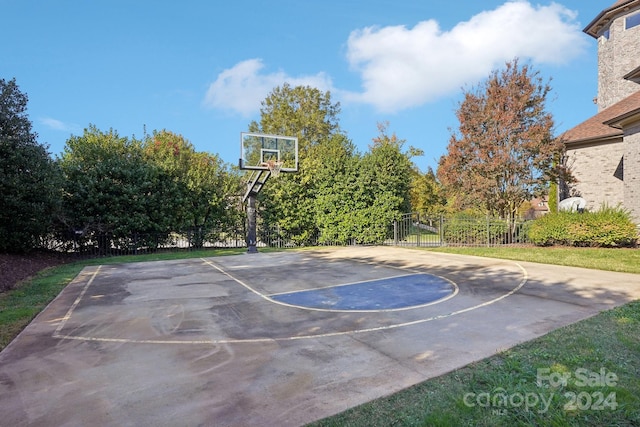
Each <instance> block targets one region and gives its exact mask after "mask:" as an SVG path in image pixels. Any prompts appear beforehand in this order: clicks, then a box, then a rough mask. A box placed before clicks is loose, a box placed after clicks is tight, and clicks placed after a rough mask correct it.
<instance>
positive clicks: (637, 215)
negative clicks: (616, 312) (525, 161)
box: [562, 0, 640, 224]
mask: <svg viewBox="0 0 640 427" xmlns="http://www.w3.org/2000/svg"><path fill="white" fill-rule="evenodd" d="M584 32H585V33H586V34H588V35H590V36H591V37H593V38H594V39H595V40H597V43H598V97H597V98H596V99H594V102H595V103H596V104H597V106H598V113H597V114H596V115H595V116H593V117H591V118H589V119H587V120H585V121H584V122H582V123H580V124H579V125H577V126H576V127H574V128H572V129H570V130H568V131H567V132H565V133H564V134H563V135H562V137H563V139H564V142H565V147H566V151H567V162H568V165H569V167H570V168H571V171H572V172H573V174H574V176H575V178H576V179H577V182H576V184H575V185H574V189H573V191H574V193H575V194H573V195H579V196H580V197H582V198H584V199H585V200H586V201H587V209H590V210H597V209H598V208H599V207H600V206H601V205H603V204H607V205H609V206H617V205H621V206H623V207H624V208H626V209H627V210H629V211H630V212H631V214H632V217H633V219H634V221H635V222H636V223H638V224H640V0H618V1H616V2H615V3H614V4H613V5H612V6H610V7H609V8H607V9H605V10H603V11H602V12H601V13H600V14H599V15H598V16H597V17H596V18H595V19H594V20H593V21H591V23H589V25H587V27H586V28H585V29H584Z"/></svg>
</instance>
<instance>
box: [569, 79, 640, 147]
mask: <svg viewBox="0 0 640 427" xmlns="http://www.w3.org/2000/svg"><path fill="white" fill-rule="evenodd" d="M637 109H640V91H638V92H636V93H634V94H633V95H631V96H628V97H627V98H625V99H623V100H622V101H620V102H618V103H616V104H613V105H612V106H610V107H609V108H607V109H605V110H602V111H601V112H599V113H598V114H596V115H595V116H593V117H591V118H589V119H587V120H585V121H584V122H582V123H580V124H579V125H577V126H575V127H574V128H572V129H569V130H568V131H566V132H565V133H563V134H562V135H561V138H562V139H564V141H565V143H575V142H584V141H590V140H598V139H605V138H611V137H615V136H618V135H620V136H622V131H621V130H620V129H615V128H612V127H611V126H607V125H605V124H604V123H605V122H609V121H612V120H613V119H615V118H616V117H619V116H622V115H624V114H627V113H630V112H632V111H634V110H637Z"/></svg>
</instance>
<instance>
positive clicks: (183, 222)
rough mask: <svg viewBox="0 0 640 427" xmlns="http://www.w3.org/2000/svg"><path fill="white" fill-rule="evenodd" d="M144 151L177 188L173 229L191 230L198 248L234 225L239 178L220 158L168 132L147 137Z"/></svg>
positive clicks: (164, 131)
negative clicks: (199, 150)
mask: <svg viewBox="0 0 640 427" xmlns="http://www.w3.org/2000/svg"><path fill="white" fill-rule="evenodd" d="M144 150H145V153H146V154H147V156H148V157H149V158H150V159H151V161H152V162H154V163H155V164H156V165H158V166H159V167H160V168H161V169H162V170H164V171H165V172H166V173H167V174H168V175H169V176H170V177H171V181H172V183H173V185H174V186H175V187H176V188H175V194H176V199H175V200H174V204H175V208H174V212H173V217H174V219H175V221H174V223H173V227H174V230H176V231H177V230H185V231H187V230H189V231H191V232H192V233H191V234H190V235H191V236H193V242H192V243H193V244H194V245H195V246H197V247H200V246H202V244H203V243H204V240H205V239H206V238H207V237H212V238H217V236H218V235H219V234H220V233H222V232H223V231H225V230H228V229H231V228H233V227H234V226H235V225H236V223H237V221H238V217H239V213H238V207H237V204H236V203H235V200H236V197H237V195H238V194H239V192H240V190H239V187H240V177H239V175H238V173H237V171H235V170H234V169H233V168H232V167H231V166H229V165H227V164H225V163H224V162H222V160H221V159H220V157H218V156H217V155H214V154H209V153H206V152H197V151H196V150H195V148H194V147H193V145H192V144H191V143H190V142H189V141H188V140H186V139H185V138H184V137H183V136H182V135H177V134H175V133H173V132H170V131H167V130H162V131H160V132H153V134H152V135H150V136H148V137H147V138H146V140H145V143H144Z"/></svg>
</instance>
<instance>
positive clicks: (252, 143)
mask: <svg viewBox="0 0 640 427" xmlns="http://www.w3.org/2000/svg"><path fill="white" fill-rule="evenodd" d="M270 162H271V163H272V162H282V166H281V168H280V171H281V172H297V171H298V138H296V137H293V136H282V135H268V134H263V133H249V132H242V133H241V134H240V164H239V166H240V169H243V170H269V165H268V163H270Z"/></svg>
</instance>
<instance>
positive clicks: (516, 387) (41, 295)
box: [0, 248, 640, 427]
mask: <svg viewBox="0 0 640 427" xmlns="http://www.w3.org/2000/svg"><path fill="white" fill-rule="evenodd" d="M420 250H423V249H420ZM424 250H426V249H424ZM428 250H437V251H442V252H449V253H458V254H467V255H476V256H490V257H496V258H506V259H514V260H519V261H531V262H541V263H548V264H559V265H568V266H578V267H587V268H596V269H601V270H609V271H621V272H629V273H637V274H640V250H632V249H628V250H627V249H576V248H567V249H565V248H438V249H428ZM244 251H245V249H238V250H227V249H225V250H207V251H194V252H179V253H162V254H152V255H138V256H129V257H115V258H101V259H96V260H88V261H82V262H76V263H73V264H67V265H63V266H60V267H56V268H52V269H48V270H45V271H43V272H41V273H40V274H38V276H37V277H35V278H33V279H32V280H29V281H26V282H24V283H22V284H21V286H20V287H19V288H18V289H15V290H13V291H10V292H7V293H4V294H0V349H2V348H4V347H5V346H6V345H7V344H8V343H9V342H10V341H11V340H12V339H13V338H14V337H15V336H16V335H17V334H18V333H19V332H20V331H21V330H22V329H23V328H24V327H25V326H26V325H27V324H28V323H29V322H30V321H31V319H33V317H34V316H35V315H37V314H38V313H39V312H40V311H41V310H42V309H43V308H44V307H45V306H46V305H47V304H48V303H49V302H50V301H51V300H52V299H53V298H55V296H56V295H57V294H58V293H59V292H60V291H61V290H62V289H63V288H64V287H65V286H66V285H67V284H68V283H69V282H70V281H71V280H72V279H73V278H74V277H75V276H76V275H77V274H78V273H79V272H80V271H81V270H82V268H84V267H85V266H87V265H95V264H108V263H123V262H136V261H155V260H167V259H181V258H187V257H190V258H193V257H195V258H198V257H210V256H221V255H226V254H239V253H243V252H244ZM638 280H639V281H640V276H639V278H638ZM639 378H640V301H636V302H632V303H630V304H627V305H625V306H622V307H619V308H617V309H614V310H609V311H606V312H604V313H601V314H600V315H597V316H595V317H592V318H590V319H587V320H584V321H582V322H579V323H576V324H574V325H570V326H567V327H564V328H562V329H559V330H556V331H554V332H552V333H550V334H547V335H545V336H543V337H541V338H539V339H536V340H534V341H530V342H527V343H525V344H521V345H519V346H517V347H514V348H512V349H510V350H507V351H505V352H502V353H500V354H497V355H495V356H493V357H490V358H488V359H485V360H482V361H480V362H477V363H474V364H471V365H469V366H466V367H464V368H462V369H459V370H456V371H454V372H451V373H449V374H447V375H443V376H441V377H438V378H434V379H431V380H428V381H425V382H423V383H421V384H417V385H415V386H413V387H410V388H408V389H405V390H403V391H401V392H399V393H396V394H393V395H391V396H387V397H385V398H381V399H378V400H374V401H372V402H369V403H366V404H364V405H361V406H358V407H355V408H352V409H350V410H349V411H346V412H344V413H342V414H338V415H336V416H335V417H332V418H328V419H325V420H321V421H319V422H317V423H314V424H312V425H314V426H510V427H512V426H531V425H537V426H605V425H606V426H638V425H640V380H639ZM565 380H566V381H565Z"/></svg>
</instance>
